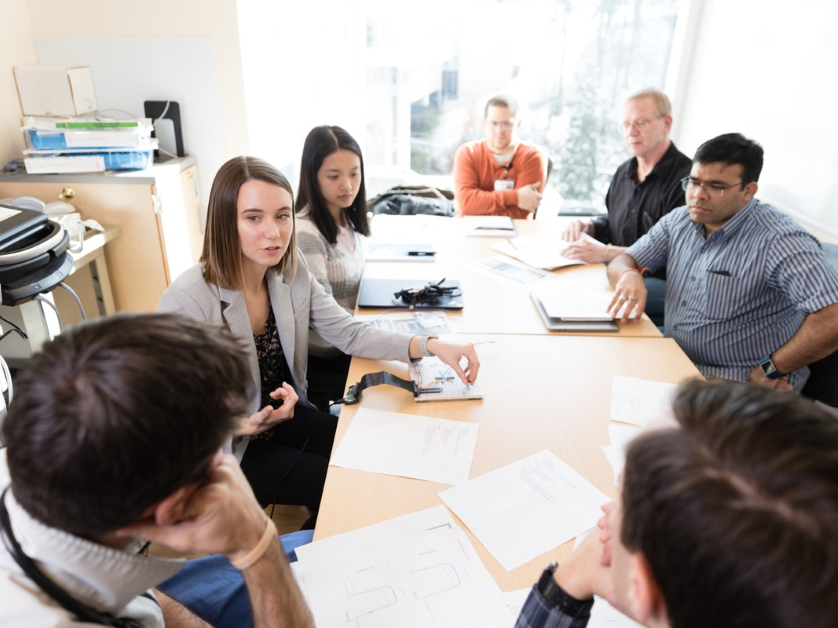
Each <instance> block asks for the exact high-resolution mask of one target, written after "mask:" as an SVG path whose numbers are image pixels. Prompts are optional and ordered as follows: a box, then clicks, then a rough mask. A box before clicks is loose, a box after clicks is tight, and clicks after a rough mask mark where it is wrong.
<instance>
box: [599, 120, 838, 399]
mask: <svg viewBox="0 0 838 628" xmlns="http://www.w3.org/2000/svg"><path fill="white" fill-rule="evenodd" d="M762 163H763V150H762V147H761V146H760V145H759V144H757V143H756V142H755V141H753V140H750V139H747V138H745V137H744V136H742V135H740V134H738V133H727V134H725V135H720V136H718V137H715V138H713V139H712V140H709V141H707V142H705V143H704V144H702V145H701V146H700V147H699V148H698V150H697V151H696V153H695V157H694V158H693V165H692V170H691V171H690V176H689V177H685V178H684V179H683V181H682V186H683V188H684V190H685V192H686V206H685V207H680V208H678V209H676V210H674V211H672V212H670V213H669V214H667V215H666V216H665V217H664V218H663V219H661V220H660V222H658V223H657V224H656V225H655V226H654V227H653V228H652V229H651V230H650V231H649V233H647V234H646V235H645V236H644V237H643V238H641V239H640V240H638V241H637V242H636V243H635V244H634V245H632V246H630V247H629V248H628V250H626V251H625V253H623V254H621V255H619V256H618V257H616V258H615V259H614V260H613V261H612V262H611V264H609V266H608V276H609V279H610V280H611V284H612V285H613V286H614V287H615V293H614V298H613V300H612V301H611V304H610V308H609V311H610V312H612V313H613V314H614V316H615V317H619V318H621V320H622V321H623V322H626V321H629V320H637V319H639V318H640V316H641V315H642V314H643V311H644V308H645V305H646V287H645V285H644V283H643V274H645V273H647V272H654V271H656V270H657V269H659V268H662V267H666V268H667V276H668V279H667V288H666V327H665V333H666V335H667V336H668V337H672V338H674V339H675V340H676V342H678V344H679V346H680V347H681V348H682V349H683V350H684V352H685V353H686V354H687V355H688V356H689V357H690V359H691V360H692V361H693V362H694V363H695V365H696V366H697V367H698V369H699V370H700V371H701V373H702V374H703V375H704V376H705V377H707V378H712V377H718V378H722V379H729V380H737V381H745V382H746V381H752V382H754V383H758V384H761V385H763V386H767V387H771V388H774V389H777V390H796V391H798V392H799V391H800V390H801V388H802V387H803V385H804V384H805V383H806V379H807V378H808V377H809V369H808V365H809V364H811V363H812V362H815V361H817V360H820V359H821V358H824V357H826V356H828V355H830V354H831V353H833V352H834V351H835V350H836V349H838V272H836V270H835V269H834V268H832V267H831V266H830V265H829V264H828V262H827V261H826V259H825V258H824V255H823V252H822V250H821V246H820V243H819V242H818V240H816V239H815V238H814V236H812V235H811V234H809V233H808V232H806V231H805V230H803V229H802V228H801V227H799V226H798V225H797V224H796V223H795V222H794V221H793V220H792V219H791V218H789V217H788V216H786V215H785V214H783V213H782V212H780V211H779V210H777V209H775V208H773V207H771V206H770V205H768V204H766V203H763V202H761V201H759V200H758V199H757V198H756V197H755V194H756V192H757V188H758V183H757V182H758V180H759V175H760V171H761V170H762Z"/></svg>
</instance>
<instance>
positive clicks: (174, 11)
mask: <svg viewBox="0 0 838 628" xmlns="http://www.w3.org/2000/svg"><path fill="white" fill-rule="evenodd" d="M6 1H7V0H4V3H5V2H6ZM14 3H15V5H21V6H25V7H26V9H28V17H27V18H26V24H27V33H26V35H25V37H24V38H25V39H26V40H27V44H26V45H27V49H28V51H29V54H30V56H31V57H32V58H31V62H34V61H35V59H34V49H33V46H32V41H31V39H32V37H48V36H53V37H62V36H63V37H208V38H210V39H211V40H212V46H213V53H214V61H215V70H216V78H217V83H218V85H219V86H221V87H220V89H219V99H220V103H221V115H222V125H223V133H224V143H225V146H224V150H225V153H226V154H227V156H228V157H229V156H234V155H239V154H243V153H247V152H248V136H247V118H246V113H245V102H244V89H243V83H242V69H241V53H240V47H239V34H238V20H237V11H236V1H235V0H176V1H172V0H145V1H144V2H142V3H125V2H114V1H112V0H72V1H67V0H26V2H24V1H23V0H14ZM20 13H21V14H25V13H26V11H25V10H24V9H22V8H21V9H20ZM9 23H12V22H9ZM30 25H31V26H30ZM173 62H174V61H173Z"/></svg>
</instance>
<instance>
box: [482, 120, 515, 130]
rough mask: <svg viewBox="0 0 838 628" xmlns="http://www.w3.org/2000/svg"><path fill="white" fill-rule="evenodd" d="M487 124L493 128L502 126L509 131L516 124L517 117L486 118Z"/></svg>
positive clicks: (502, 128)
mask: <svg viewBox="0 0 838 628" xmlns="http://www.w3.org/2000/svg"><path fill="white" fill-rule="evenodd" d="M486 124H487V125H489V127H490V128H492V129H498V128H500V129H501V130H503V131H508V130H509V129H511V128H512V127H513V126H515V118H510V119H509V120H486Z"/></svg>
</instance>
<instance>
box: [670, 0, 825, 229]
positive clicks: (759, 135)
mask: <svg viewBox="0 0 838 628" xmlns="http://www.w3.org/2000/svg"><path fill="white" fill-rule="evenodd" d="M693 2H698V0H693ZM700 9H701V10H700V11H699V12H698V17H697V20H695V22H694V23H693V24H692V26H691V30H692V31H693V34H694V36H695V48H694V51H693V56H692V61H691V63H689V64H688V72H689V74H688V76H687V77H686V85H687V87H686V90H685V92H684V97H683V100H684V102H683V103H680V104H679V106H680V108H681V111H682V114H681V120H680V122H679V126H678V135H677V136H676V138H675V141H676V142H677V143H678V146H679V148H680V149H681V150H683V151H684V152H685V153H686V154H688V155H691V154H692V153H693V152H694V151H695V149H696V148H697V147H698V146H699V145H700V144H701V142H703V141H705V140H707V139H709V138H711V137H714V136H716V135H719V134H721V133H727V132H733V131H736V132H740V133H743V134H744V135H746V136H748V137H751V138H753V139H755V140H757V141H759V142H760V144H762V146H763V148H764V149H765V167H764V170H763V173H762V176H761V177H760V191H759V193H758V196H759V197H760V198H762V199H763V200H766V201H769V202H772V203H774V204H776V205H778V206H779V207H781V208H782V209H784V210H785V211H787V212H788V213H789V214H791V215H792V216H795V217H801V218H803V219H805V220H806V221H809V222H811V223H813V226H815V227H819V228H821V229H823V230H824V231H826V232H828V233H831V234H832V235H838V212H836V211H835V198H836V197H838V124H836V116H835V110H836V109H835V108H836V101H838V88H837V87H836V78H835V77H836V71H835V68H836V67H838V38H836V37H835V33H836V32H838V5H835V4H834V3H829V2H821V1H819V0H798V2H795V3H794V5H793V6H792V5H788V6H787V5H784V4H777V3H765V2H762V1H760V0H736V1H735V2H733V1H730V0H705V1H704V2H701V4H700Z"/></svg>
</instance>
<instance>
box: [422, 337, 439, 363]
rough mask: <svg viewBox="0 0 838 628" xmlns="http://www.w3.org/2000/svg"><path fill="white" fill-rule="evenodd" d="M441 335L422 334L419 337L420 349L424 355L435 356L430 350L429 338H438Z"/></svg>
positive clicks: (427, 356)
mask: <svg viewBox="0 0 838 628" xmlns="http://www.w3.org/2000/svg"><path fill="white" fill-rule="evenodd" d="M438 338H439V336H420V337H419V351H421V352H422V356H423V357H426V358H432V357H434V354H433V353H431V352H430V351H428V341H429V340H437V339H438Z"/></svg>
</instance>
